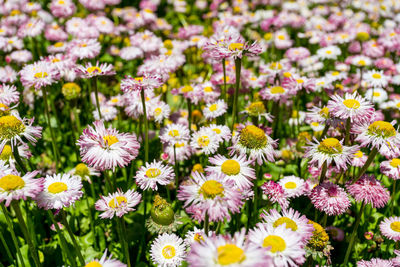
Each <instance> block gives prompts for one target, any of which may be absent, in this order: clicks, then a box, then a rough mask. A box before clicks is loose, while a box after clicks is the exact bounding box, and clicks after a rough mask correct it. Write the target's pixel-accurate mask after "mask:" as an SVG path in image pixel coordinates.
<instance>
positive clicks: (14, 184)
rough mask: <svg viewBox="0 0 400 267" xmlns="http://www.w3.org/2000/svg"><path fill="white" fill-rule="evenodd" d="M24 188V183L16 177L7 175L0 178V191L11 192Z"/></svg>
mask: <svg viewBox="0 0 400 267" xmlns="http://www.w3.org/2000/svg"><path fill="white" fill-rule="evenodd" d="M24 186H25V181H24V180H23V179H22V178H21V177H20V176H18V175H13V174H8V175H5V176H3V177H1V178H0V188H1V189H2V190H1V191H13V190H16V189H21V188H23V187H24Z"/></svg>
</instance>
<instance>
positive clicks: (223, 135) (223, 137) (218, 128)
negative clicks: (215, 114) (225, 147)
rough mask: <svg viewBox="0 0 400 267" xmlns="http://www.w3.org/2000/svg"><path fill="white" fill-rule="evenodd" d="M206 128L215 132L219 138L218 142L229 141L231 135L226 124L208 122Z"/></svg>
mask: <svg viewBox="0 0 400 267" xmlns="http://www.w3.org/2000/svg"><path fill="white" fill-rule="evenodd" d="M207 128H209V129H210V130H212V131H213V132H214V133H215V134H216V136H217V137H218V139H219V141H218V142H222V141H229V140H230V139H231V137H232V134H231V130H230V129H229V127H228V126H226V125H216V124H210V125H208V126H207ZM200 129H201V128H200Z"/></svg>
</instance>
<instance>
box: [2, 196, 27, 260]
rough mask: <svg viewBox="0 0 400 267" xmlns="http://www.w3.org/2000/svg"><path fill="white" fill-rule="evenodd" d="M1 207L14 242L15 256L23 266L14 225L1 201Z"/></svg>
mask: <svg viewBox="0 0 400 267" xmlns="http://www.w3.org/2000/svg"><path fill="white" fill-rule="evenodd" d="M1 209H2V210H3V214H4V217H6V222H7V226H8V229H9V231H10V234H11V239H12V241H13V243H14V247H15V249H16V250H17V256H18V258H19V261H20V263H21V265H22V266H23V267H25V263H24V258H23V257H22V254H21V250H20V248H19V244H18V239H17V236H16V235H15V231H14V226H13V224H12V222H11V219H10V217H9V216H8V211H7V209H6V207H5V206H4V204H3V203H1Z"/></svg>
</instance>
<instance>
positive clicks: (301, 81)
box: [296, 79, 304, 83]
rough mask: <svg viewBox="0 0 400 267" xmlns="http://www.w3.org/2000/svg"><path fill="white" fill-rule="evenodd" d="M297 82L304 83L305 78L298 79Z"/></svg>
mask: <svg viewBox="0 0 400 267" xmlns="http://www.w3.org/2000/svg"><path fill="white" fill-rule="evenodd" d="M296 82H297V83H304V80H303V79H297V80H296Z"/></svg>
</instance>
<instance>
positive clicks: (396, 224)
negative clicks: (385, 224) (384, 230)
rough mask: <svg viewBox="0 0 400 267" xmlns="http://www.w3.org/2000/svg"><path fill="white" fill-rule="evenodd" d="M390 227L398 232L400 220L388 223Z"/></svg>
mask: <svg viewBox="0 0 400 267" xmlns="http://www.w3.org/2000/svg"><path fill="white" fill-rule="evenodd" d="M390 229H392V230H393V231H395V232H400V222H392V223H391V224H390Z"/></svg>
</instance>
